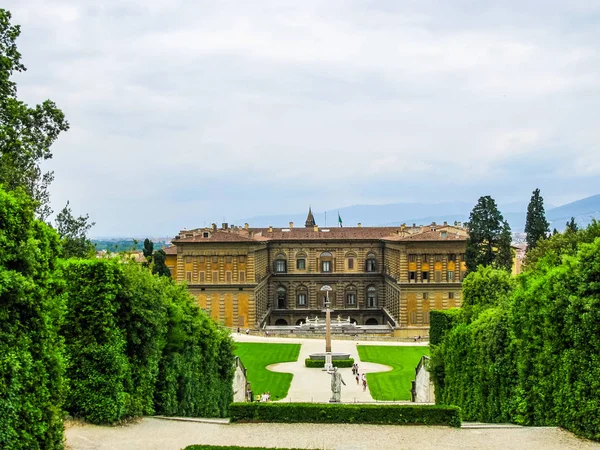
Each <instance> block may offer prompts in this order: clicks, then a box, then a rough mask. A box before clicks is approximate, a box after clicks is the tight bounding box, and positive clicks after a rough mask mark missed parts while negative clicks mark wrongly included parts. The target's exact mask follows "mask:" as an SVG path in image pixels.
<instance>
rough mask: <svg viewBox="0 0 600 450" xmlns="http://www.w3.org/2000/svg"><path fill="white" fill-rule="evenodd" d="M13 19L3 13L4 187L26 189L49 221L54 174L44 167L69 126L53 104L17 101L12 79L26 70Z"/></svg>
mask: <svg viewBox="0 0 600 450" xmlns="http://www.w3.org/2000/svg"><path fill="white" fill-rule="evenodd" d="M10 19H11V14H10V12H9V11H6V10H4V9H0V61H1V62H2V63H1V64H0V184H3V185H4V189H6V190H8V191H13V190H15V189H17V188H19V187H20V188H22V189H24V190H25V192H27V194H28V195H29V196H30V197H31V198H32V199H33V201H34V207H35V210H36V213H37V214H38V216H39V217H40V218H41V219H42V220H45V219H46V218H47V217H48V216H49V215H50V213H51V212H52V211H51V209H50V206H49V193H48V186H49V185H50V183H51V182H52V180H53V179H54V174H53V173H52V172H46V173H42V170H41V167H40V165H41V163H42V161H45V160H48V159H50V158H52V152H51V149H50V148H51V146H52V144H53V143H54V142H55V141H56V139H57V138H58V136H59V135H60V133H61V132H63V131H66V130H68V128H69V124H68V122H67V121H66V120H65V116H64V114H63V112H62V111H61V110H60V109H58V108H57V107H56V105H55V104H54V103H53V102H52V101H50V100H46V101H44V102H43V103H42V104H40V105H36V106H35V107H33V108H30V107H29V106H27V105H26V104H25V103H23V102H21V101H19V100H18V99H17V86H16V83H15V82H14V81H12V80H11V76H12V75H13V74H14V73H15V72H24V71H25V70H26V69H25V66H24V65H23V64H22V63H21V54H20V53H19V51H18V50H17V46H16V40H17V38H18V37H19V35H20V33H21V30H20V27H19V26H18V25H11V23H10Z"/></svg>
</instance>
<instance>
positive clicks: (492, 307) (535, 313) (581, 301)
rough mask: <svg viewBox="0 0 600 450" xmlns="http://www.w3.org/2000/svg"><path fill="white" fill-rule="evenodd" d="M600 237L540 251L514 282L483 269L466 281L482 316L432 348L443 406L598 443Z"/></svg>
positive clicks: (563, 239)
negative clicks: (439, 370)
mask: <svg viewBox="0 0 600 450" xmlns="http://www.w3.org/2000/svg"><path fill="white" fill-rule="evenodd" d="M599 234H600V226H599V224H598V223H597V222H593V223H592V224H591V225H590V226H589V227H588V228H587V229H585V230H578V231H568V232H565V233H562V234H559V235H556V236H552V237H551V238H549V239H548V240H544V241H541V242H539V245H538V246H537V247H536V248H535V249H534V250H533V251H532V254H531V255H533V256H535V260H530V261H529V266H528V270H527V271H526V272H525V273H524V274H523V275H521V276H519V277H518V278H517V280H516V282H515V281H514V280H507V279H504V278H503V277H502V276H499V275H498V274H493V273H490V271H489V269H484V268H480V269H479V270H478V272H475V273H473V274H471V275H469V277H472V278H471V284H469V283H466V285H463V286H464V288H466V290H465V310H467V309H468V308H469V307H471V308H472V305H473V304H480V305H481V304H484V305H485V307H484V308H482V309H481V310H480V311H479V313H478V314H471V315H469V314H467V313H466V312H465V313H464V314H461V315H460V316H459V320H458V321H457V322H456V323H455V325H454V326H453V328H452V329H451V330H450V331H449V332H446V334H445V335H444V336H443V338H442V342H441V344H440V345H438V346H434V347H433V348H432V361H434V362H435V363H436V364H438V368H439V363H440V361H441V363H442V364H443V369H444V370H443V373H442V374H441V375H442V378H443V379H442V383H441V384H442V389H441V390H438V389H437V384H436V401H438V402H441V403H451V404H456V405H458V406H460V407H461V409H462V410H463V413H464V417H465V419H467V420H477V421H488V422H505V421H511V422H515V423H519V424H524V425H536V426H562V427H564V428H566V429H568V430H570V431H573V432H575V433H577V434H579V435H581V436H585V437H588V438H590V439H595V440H600V416H599V415H598V414H597V411H598V410H599V409H600V357H599V356H598V355H600V237H599ZM590 241H591V242H590ZM544 251H545V252H546V253H543V252H544ZM531 255H530V256H531ZM479 272H480V273H479ZM492 275H493V276H492ZM469 277H468V278H469ZM476 279H478V281H477V283H474V281H475V280H476ZM486 280H487V281H486ZM465 281H467V280H465ZM476 299H478V300H476ZM434 366H435V364H434Z"/></svg>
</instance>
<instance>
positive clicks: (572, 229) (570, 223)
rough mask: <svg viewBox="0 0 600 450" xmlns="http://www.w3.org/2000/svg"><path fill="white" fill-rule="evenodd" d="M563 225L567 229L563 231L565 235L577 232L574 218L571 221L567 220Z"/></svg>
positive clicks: (577, 228)
mask: <svg viewBox="0 0 600 450" xmlns="http://www.w3.org/2000/svg"><path fill="white" fill-rule="evenodd" d="M565 225H566V227H567V229H566V230H565V231H566V232H567V233H574V232H576V231H577V230H579V227H578V226H577V223H575V217H571V220H569V221H568V222H567V223H566V224H565Z"/></svg>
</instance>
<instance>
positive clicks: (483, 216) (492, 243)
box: [465, 195, 513, 272]
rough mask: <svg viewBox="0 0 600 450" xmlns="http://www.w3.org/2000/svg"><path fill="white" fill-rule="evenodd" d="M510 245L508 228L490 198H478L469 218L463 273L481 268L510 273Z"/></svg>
mask: <svg viewBox="0 0 600 450" xmlns="http://www.w3.org/2000/svg"><path fill="white" fill-rule="evenodd" d="M510 243H511V234H510V226H509V225H508V222H507V221H506V220H504V218H503V217H502V214H501V213H500V211H499V210H498V207H497V206H496V202H495V201H494V199H493V198H492V197H490V196H489V195H487V196H485V197H481V198H479V201H478V202H477V204H476V205H475V207H474V208H473V210H472V211H471V215H470V216H469V237H468V239H467V249H466V254H465V260H466V263H467V270H468V271H469V272H472V271H474V270H476V269H477V267H478V266H480V265H482V266H493V267H496V268H499V269H504V270H507V271H510V270H511V268H512V260H513V258H512V253H513V252H512V249H511V247H510Z"/></svg>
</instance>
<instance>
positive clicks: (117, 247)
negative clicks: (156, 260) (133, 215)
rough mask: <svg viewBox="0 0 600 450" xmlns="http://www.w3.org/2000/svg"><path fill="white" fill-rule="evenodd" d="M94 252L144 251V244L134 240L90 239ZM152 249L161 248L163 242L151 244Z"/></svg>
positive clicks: (163, 244)
mask: <svg viewBox="0 0 600 450" xmlns="http://www.w3.org/2000/svg"><path fill="white" fill-rule="evenodd" d="M92 244H93V245H94V247H95V248H96V250H106V251H108V252H112V253H119V252H127V251H136V250H137V251H140V250H144V243H143V242H138V241H137V240H136V239H92ZM152 245H153V248H156V249H158V248H163V247H164V246H165V243H164V242H153V243H152Z"/></svg>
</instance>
